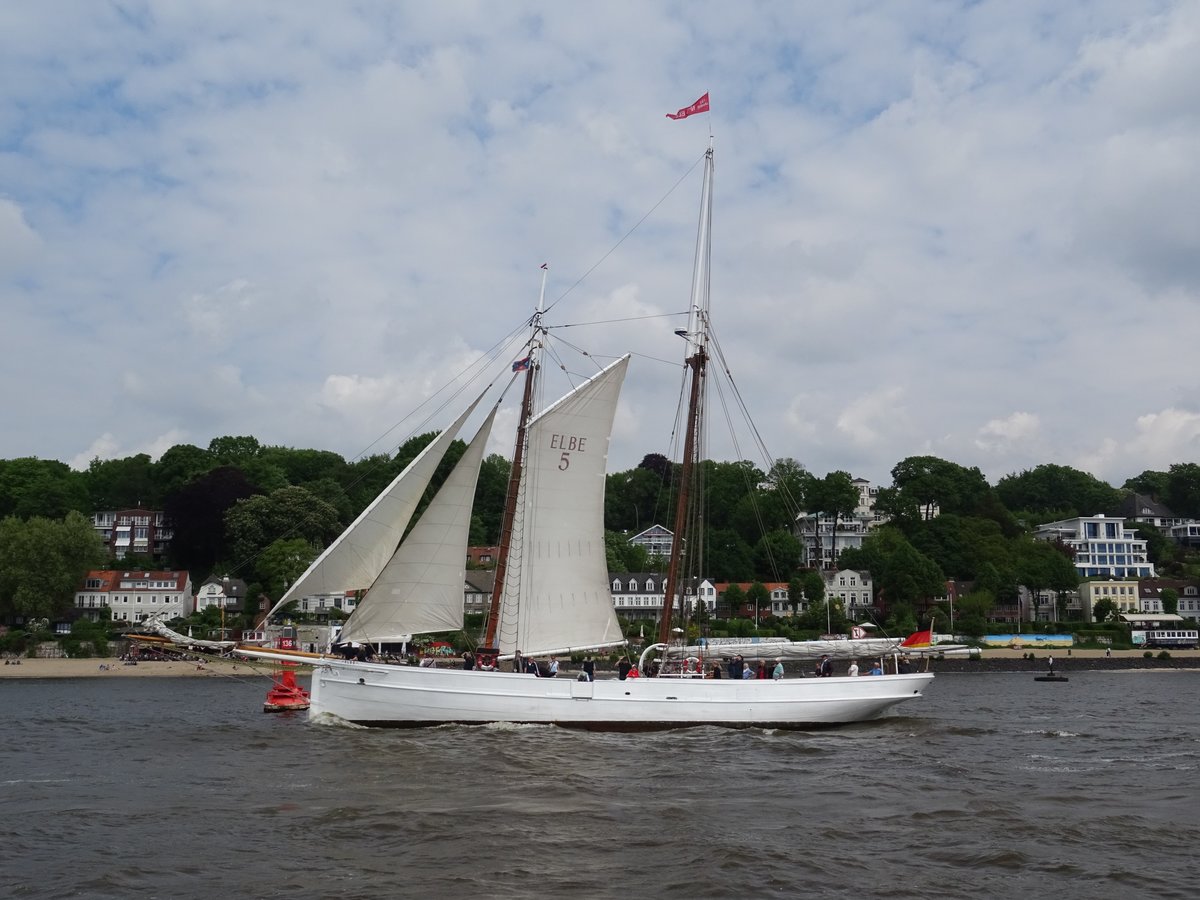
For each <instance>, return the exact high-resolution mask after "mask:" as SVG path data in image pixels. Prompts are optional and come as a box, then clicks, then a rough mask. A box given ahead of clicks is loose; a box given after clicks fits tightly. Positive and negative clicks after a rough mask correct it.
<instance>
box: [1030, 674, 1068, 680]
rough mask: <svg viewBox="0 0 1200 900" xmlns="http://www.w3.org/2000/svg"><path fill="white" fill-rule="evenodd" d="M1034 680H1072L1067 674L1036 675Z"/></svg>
mask: <svg viewBox="0 0 1200 900" xmlns="http://www.w3.org/2000/svg"><path fill="white" fill-rule="evenodd" d="M1033 680H1034V681H1070V680H1071V679H1070V678H1068V677H1067V676H1066V675H1035V676H1033Z"/></svg>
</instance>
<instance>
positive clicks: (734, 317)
mask: <svg viewBox="0 0 1200 900" xmlns="http://www.w3.org/2000/svg"><path fill="white" fill-rule="evenodd" d="M702 11H703V14H698V13H697V12H696V11H695V10H694V9H693V8H692V7H688V8H686V9H685V8H683V7H674V6H660V5H654V4H643V5H640V6H638V5H633V6H617V7H605V8H604V9H599V8H597V9H592V8H589V7H582V6H578V5H560V6H546V5H544V4H532V3H520V2H515V3H511V4H505V5H503V6H500V7H492V6H481V5H478V4H471V3H466V2H458V3H446V4H436V5H434V4H402V5H399V6H389V7H387V8H386V9H385V8H383V7H365V8H355V9H350V8H342V7H334V8H329V7H324V6H311V7H309V6H303V5H294V6H290V7H287V8H286V9H282V10H281V9H276V8H272V9H271V10H270V11H269V12H268V11H267V10H266V8H258V7H254V6H253V5H252V6H250V7H246V6H245V5H244V4H236V5H235V4H231V3H226V2H216V0H213V2H206V3H201V4H191V5H182V6H171V7H155V8H154V11H153V14H152V15H151V14H149V13H146V14H138V13H136V12H133V13H131V12H129V11H128V10H123V11H122V10H117V9H115V8H112V7H108V6H102V5H99V4H84V5H82V6H80V7H78V9H77V10H76V11H75V15H74V17H73V21H72V22H71V23H70V24H69V25H67V26H65V27H64V25H63V22H62V17H61V16H60V15H56V14H55V11H54V10H53V9H50V8H47V9H44V10H43V9H40V8H38V7H32V6H31V7H22V8H21V9H20V10H19V11H17V10H15V9H14V10H11V11H6V12H5V13H3V14H0V15H2V16H3V19H4V22H3V24H4V26H5V35H6V38H7V40H6V50H7V51H8V52H6V53H5V54H2V55H0V129H3V132H4V134H5V135H6V140H5V150H4V151H3V152H0V184H3V185H4V196H3V197H0V304H3V308H4V310H5V327H4V329H2V330H0V379H3V381H4V383H5V384H8V385H20V386H21V389H20V390H19V391H18V390H12V389H10V390H9V392H8V395H9V397H10V398H11V399H10V400H8V401H7V402H8V404H9V407H10V409H6V415H11V416H12V417H14V418H15V419H16V420H18V421H21V422H22V423H24V427H22V428H20V429H12V428H6V429H0V457H13V456H21V455H38V456H42V457H51V458H61V459H71V460H76V459H80V458H85V457H87V458H90V457H88V453H89V452H92V451H93V450H95V451H98V452H104V453H109V452H111V453H123V452H136V451H130V450H126V449H124V448H137V447H142V448H148V447H151V446H155V445H156V444H157V442H159V441H160V440H161V439H163V437H164V436H169V435H173V434H179V435H189V436H191V437H190V438H189V440H191V441H192V442H194V443H197V444H200V445H206V444H207V442H208V440H209V439H211V437H213V436H217V435H221V434H254V435H256V436H258V437H259V438H260V440H263V441H264V442H266V443H287V444H290V445H293V446H311V447H318V448H322V449H333V450H336V451H338V452H341V453H343V454H346V455H352V454H354V453H357V452H358V451H359V450H361V449H362V448H363V447H365V446H368V445H369V444H370V443H371V442H372V441H373V440H375V439H376V438H377V437H379V436H380V435H382V434H384V433H385V432H387V431H388V429H389V428H390V427H391V426H393V425H395V424H396V423H404V427H409V428H412V429H418V428H421V427H422V426H424V428H425V429H426V430H427V428H428V427H433V426H434V425H440V424H443V422H440V421H439V422H429V423H428V424H426V422H425V418H424V416H425V413H424V412H421V413H419V414H417V415H412V416H409V418H408V419H406V418H405V415H406V414H407V413H412V411H413V409H414V408H415V407H416V406H417V405H418V404H419V403H420V402H422V401H425V400H427V399H428V398H430V397H433V396H434V394H435V392H436V391H437V389H438V388H439V387H441V386H442V385H444V384H446V383H447V382H449V381H452V380H453V379H454V378H455V376H456V375H457V374H458V373H459V372H460V371H461V370H462V369H463V368H464V367H466V366H467V365H468V364H469V363H470V362H472V361H473V360H477V359H479V358H480V357H481V356H483V355H485V354H486V353H487V352H488V350H489V348H491V347H492V345H493V344H494V343H495V342H497V341H499V340H500V338H501V337H502V336H503V335H505V334H508V333H509V332H510V330H511V329H513V328H515V327H516V326H518V325H519V323H520V322H521V321H522V319H523V318H524V317H526V316H527V315H528V314H529V313H530V312H531V310H532V305H533V301H534V299H535V298H536V293H537V284H538V276H539V274H540V273H539V272H538V269H537V266H538V265H539V264H540V263H542V262H545V261H549V262H550V263H551V278H550V285H549V292H548V298H549V299H550V300H551V301H553V300H556V299H557V298H559V297H562V296H563V294H564V292H565V293H566V295H565V297H563V299H562V301H561V303H558V304H557V305H556V306H554V307H553V309H552V315H551V317H550V318H551V319H553V320H555V324H561V323H564V322H568V321H573V322H579V321H588V322H597V321H601V320H614V321H612V324H609V325H607V326H605V327H603V328H602V327H600V326H594V327H589V328H579V329H569V330H565V331H562V332H556V335H557V336H560V337H565V338H567V339H568V340H569V341H570V342H572V343H576V344H578V345H580V346H586V347H589V348H590V349H592V350H593V352H595V353H596V361H597V362H598V361H602V359H608V358H612V357H613V356H615V355H617V354H619V353H621V352H625V351H633V352H634V354H635V356H634V360H633V364H632V365H631V367H630V375H629V379H628V383H627V388H626V394H625V397H624V399H623V401H622V407H621V413H620V417H619V421H618V429H617V439H616V440H615V441H614V444H613V448H612V464H613V465H614V466H616V467H627V466H631V465H635V464H636V463H637V462H638V461H639V460H640V459H641V457H642V456H643V455H644V454H645V453H646V452H651V451H661V450H662V449H663V447H664V445H665V444H666V442H667V441H668V440H669V436H663V435H661V434H660V432H661V428H662V426H664V425H667V424H669V422H670V420H671V418H672V414H671V411H672V409H673V403H674V400H675V397H676V395H677V392H678V381H679V364H678V359H679V357H680V355H681V351H682V342H680V341H679V340H678V339H677V338H675V337H674V336H673V335H672V331H673V330H674V329H676V328H679V327H682V324H683V323H682V321H680V320H678V319H673V318H655V317H656V316H662V315H664V314H669V313H676V312H679V311H681V310H683V309H685V308H686V307H687V304H688V298H689V286H690V285H689V279H690V273H691V251H692V244H693V237H694V228H695V216H696V200H697V197H698V193H699V185H698V182H697V179H696V178H695V177H694V173H693V177H690V178H687V179H685V180H684V181H683V183H682V184H681V185H680V186H679V187H678V188H677V189H675V190H673V191H672V190H671V188H672V186H673V185H674V184H675V182H676V181H677V180H679V179H680V177H681V176H682V175H683V174H684V173H685V172H686V171H687V170H688V168H689V167H690V166H691V165H692V164H693V163H694V162H695V161H696V160H697V159H698V158H699V157H700V155H701V153H702V152H703V149H704V147H705V144H706V139H707V136H708V131H707V126H709V125H711V126H712V128H713V131H714V134H715V141H716V153H717V180H716V205H715V215H714V231H713V237H714V267H713V272H712V288H713V318H714V321H715V324H716V330H717V334H718V336H719V339H720V347H721V350H722V351H723V352H724V355H725V358H726V360H727V361H728V363H729V365H730V366H731V367H732V369H733V372H734V375H735V377H736V379H737V384H738V390H739V392H740V393H741V395H742V397H743V398H744V400H745V402H746V404H747V405H748V406H749V408H750V409H751V411H752V413H753V414H754V416H755V419H756V423H757V424H758V426H759V428H760V430H761V432H762V434H763V437H764V439H765V441H766V443H767V445H768V447H769V449H770V450H771V452H772V453H774V454H775V455H776V456H791V457H795V458H797V459H800V460H802V461H803V462H804V463H805V464H806V465H808V466H809V467H810V468H811V469H812V470H813V471H816V472H826V471H830V470H833V469H847V470H850V471H853V472H854V474H856V475H862V476H864V477H869V478H872V479H873V480H876V481H885V480H886V477H887V473H888V472H889V471H890V469H891V468H892V466H893V465H894V464H895V463H896V462H897V461H899V460H900V459H902V458H903V457H904V456H907V455H910V454H913V453H921V452H931V453H936V454H939V455H944V456H945V457H946V458H949V459H953V460H954V461H956V462H959V463H961V464H963V465H978V466H980V467H981V468H983V469H984V470H985V471H986V472H987V473H988V475H989V477H993V478H994V477H998V476H1000V475H1003V474H1006V473H1007V472H1011V471H1016V470H1019V469H1022V468H1027V467H1029V466H1031V465H1037V464H1038V463H1041V462H1057V463H1060V464H1080V463H1081V462H1086V464H1087V465H1089V466H1094V467H1096V468H1095V474H1098V475H1102V477H1105V478H1110V479H1112V480H1114V481H1116V482H1120V481H1122V480H1123V479H1124V478H1126V477H1128V476H1129V475H1132V474H1136V473H1137V472H1140V471H1141V470H1142V469H1144V468H1151V467H1163V466H1164V465H1167V464H1169V463H1170V462H1172V461H1180V460H1183V459H1187V458H1194V455H1195V454H1194V449H1195V448H1194V434H1193V433H1192V432H1190V431H1189V427H1190V425H1189V420H1188V418H1187V416H1188V415H1189V414H1188V413H1186V412H1184V411H1186V410H1189V409H1193V408H1196V405H1197V403H1198V402H1200V400H1198V398H1197V397H1196V396H1194V394H1193V393H1192V392H1190V391H1189V390H1188V389H1187V388H1186V387H1185V386H1183V385H1181V383H1180V379H1179V376H1178V371H1179V362H1178V361H1179V360H1183V359H1187V358H1189V356H1190V352H1191V349H1192V348H1191V343H1192V340H1191V335H1193V334H1195V333H1197V331H1200V303H1198V302H1197V301H1198V300H1200V263H1198V262H1197V260H1200V218H1198V217H1197V216H1196V215H1195V210H1196V209H1197V208H1200V162H1198V160H1200V117H1198V116H1197V115H1196V102H1195V100H1196V95H1195V85H1196V84H1197V83H1200V52H1197V51H1198V49H1200V7H1198V6H1197V5H1196V4H1195V3H1193V2H1186V0H1180V2H1159V0H1132V2H1124V3H1101V4H1096V3H1085V2H1082V0H1078V2H1064V3H1060V4H1056V5H1055V6H1054V8H1053V9H1052V10H1046V9H1034V8H1029V9H1026V8H1023V7H1012V6H1006V5H1000V4H970V5H967V6H965V7H963V8H961V9H958V8H948V7H944V6H940V5H936V6H935V5H927V6H922V5H920V4H918V5H916V6H906V7H898V6H892V5H887V4H867V5H858V6H855V7H852V8H851V7H846V8H842V7H811V8H810V7H807V6H804V5H796V4H790V3H783V2H765V3H762V4H759V5H757V6H756V7H755V14H754V15H747V14H746V13H745V12H744V10H742V9H741V8H739V7H737V6H736V5H730V4H715V3H714V4H708V5H703V6H702ZM485 13H486V14H485ZM697 60H705V61H706V62H705V63H704V64H703V65H700V64H699V63H697V62H696V61H697ZM705 89H709V90H710V91H711V94H712V100H713V110H714V112H713V115H712V117H711V119H710V118H709V117H701V118H693V119H689V120H686V121H683V122H670V121H667V120H666V119H665V118H664V115H663V114H664V113H665V112H667V111H669V110H674V109H676V108H678V107H679V106H681V105H684V104H686V103H690V102H691V101H692V100H693V99H695V97H696V96H698V95H699V94H700V93H701V92H702V91H703V90H705ZM660 201H662V202H661V205H659V203H660ZM651 209H653V210H654V211H653V213H652V215H650V216H649V218H647V219H646V221H645V222H644V223H643V224H642V225H641V226H640V227H638V228H637V230H636V231H634V232H633V233H632V234H631V235H628V236H627V234H628V232H629V230H630V229H631V228H632V227H633V226H634V225H635V223H637V222H638V220H639V219H640V218H641V217H642V216H643V215H644V214H645V213H646V212H647V211H649V210H651ZM610 251H611V255H609V254H610ZM593 266H594V269H593ZM585 273H587V277H586V278H584V279H583V280H582V281H581V282H580V283H579V284H578V285H577V286H576V281H577V279H579V278H580V277H581V276H583V275H585ZM569 288H570V290H569V291H568V289H569ZM615 320H621V321H615ZM48 360H54V362H53V363H52V364H47V361H48ZM1130 360H1136V363H1133V362H1129V364H1128V365H1123V366H1121V367H1120V368H1119V369H1118V368H1117V366H1118V365H1120V364H1121V362H1127V361H1130ZM597 362H592V361H589V360H583V361H581V362H578V363H572V364H571V365H570V366H569V368H570V369H571V371H572V374H573V375H576V376H578V375H580V374H583V373H585V372H586V371H588V366H591V367H592V369H594V367H595V365H596V364H597ZM31 373H36V377H32V376H31ZM1148 398H1162V400H1161V404H1160V405H1161V406H1163V407H1168V408H1166V409H1164V410H1163V411H1162V412H1159V413H1155V414H1154V416H1153V417H1152V419H1150V420H1148V421H1147V420H1143V419H1142V418H1141V417H1143V416H1145V413H1146V409H1148V408H1150V404H1149V402H1148ZM131 409H136V411H137V414H136V415H129V414H127V413H128V411H129V410H131ZM431 409H436V407H432V408H431ZM1014 410H1019V411H1020V413H1014V412H1013V411H1014ZM981 423H983V424H982V425H981ZM1133 423H1136V424H1133ZM502 427H503V423H502V422H500V423H498V424H497V430H498V431H499V430H500V429H501V428H502ZM81 435H83V436H88V435H101V436H104V435H108V437H107V438H103V437H102V438H97V439H95V440H96V441H97V443H95V444H93V445H90V446H89V445H87V444H86V443H85V442H86V441H87V440H88V438H86V437H83V438H81V437H80V436H81ZM403 436H404V435H399V434H397V435H396V436H395V437H396V442H398V441H399V440H401V439H402V438H403ZM510 443H511V442H510V441H501V440H500V439H499V438H497V439H496V440H495V441H494V445H495V449H498V450H499V451H500V452H504V453H508V452H510V451H511V447H510V446H508V445H509V444H510ZM712 450H713V451H714V453H715V454H716V455H719V456H720V455H724V456H729V455H732V454H734V453H735V452H739V451H737V450H735V448H734V443H733V439H732V438H730V437H728V436H723V435H722V433H721V430H720V429H718V428H717V427H716V426H714V427H713V440H712ZM1173 454H1179V456H1178V457H1177V458H1173Z"/></svg>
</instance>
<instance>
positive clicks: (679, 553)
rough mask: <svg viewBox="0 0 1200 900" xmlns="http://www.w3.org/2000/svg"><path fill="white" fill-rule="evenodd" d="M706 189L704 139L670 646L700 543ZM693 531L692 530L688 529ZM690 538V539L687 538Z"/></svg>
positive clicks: (708, 243) (666, 606) (709, 157)
mask: <svg viewBox="0 0 1200 900" xmlns="http://www.w3.org/2000/svg"><path fill="white" fill-rule="evenodd" d="M712 187H713V148H712V140H711V138H710V139H709V146H708V152H707V153H706V154H705V156H704V183H703V187H702V189H701V197H700V221H699V224H698V225H697V228H696V257H695V263H694V265H693V268H692V301H691V308H690V311H689V314H688V327H687V330H686V331H683V332H676V333H677V334H680V335H681V336H682V337H683V338H684V339H685V340H686V341H687V357H686V359H685V360H684V365H685V366H686V367H687V369H688V370H689V373H690V374H689V378H690V381H691V384H690V389H689V391H688V411H687V418H686V422H685V427H686V432H685V434H684V440H683V457H682V459H681V461H680V472H679V493H678V496H677V499H676V505H675V530H674V535H673V536H672V538H671V556H670V560H669V561H668V564H667V580H666V583H665V584H664V586H663V591H664V592H663V607H662V618H661V620H660V624H659V637H658V639H659V642H660V643H663V644H668V643H670V638H671V622H672V616H673V614H674V606H675V599H676V597H678V598H679V604H680V614H681V615H682V613H683V611H684V610H683V605H684V603H685V602H686V598H685V597H684V596H683V592H682V591H681V590H680V583H681V581H682V577H681V570H682V568H683V556H684V553H685V547H686V546H687V541H688V537H689V536H690V537H691V545H692V553H693V554H694V556H695V557H696V558H699V555H700V553H701V548H700V546H699V545H700V543H701V541H702V538H701V536H700V533H699V528H698V522H697V520H698V518H699V515H698V513H697V512H696V511H695V510H694V509H693V505H694V503H695V502H696V500H697V498H696V497H695V492H694V491H693V490H692V485H693V483H694V481H695V479H696V475H697V470H698V468H699V465H700V456H701V453H702V451H703V431H704V393H705V392H704V386H705V381H704V377H705V367H706V365H707V363H708V315H709V294H710V290H709V289H710V282H711V278H710V267H711V261H712ZM694 526H696V527H694ZM689 532H693V533H692V534H690V535H689V534H688V533H689Z"/></svg>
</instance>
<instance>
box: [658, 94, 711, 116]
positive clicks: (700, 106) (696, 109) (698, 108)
mask: <svg viewBox="0 0 1200 900" xmlns="http://www.w3.org/2000/svg"><path fill="white" fill-rule="evenodd" d="M702 112H708V91H705V92H704V96H702V97H701V98H700V99H699V100H697V101H696V102H695V103H693V104H692V105H691V106H685V107H684V108H683V109H681V110H679V112H674V113H667V118H668V119H686V118H687V117H688V116H694V115H695V114H696V113H702Z"/></svg>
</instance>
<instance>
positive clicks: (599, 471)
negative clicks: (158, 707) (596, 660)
mask: <svg viewBox="0 0 1200 900" xmlns="http://www.w3.org/2000/svg"><path fill="white" fill-rule="evenodd" d="M628 364H629V356H628V355H626V356H623V357H622V358H621V359H619V360H617V361H616V362H615V363H613V364H612V365H610V366H608V367H607V368H605V369H604V370H603V371H601V372H600V373H598V374H597V375H595V376H593V377H592V378H590V379H589V380H588V381H585V382H584V383H583V384H581V385H580V386H579V387H577V388H575V390H573V391H572V392H571V393H569V394H567V395H566V396H565V397H563V398H562V399H561V400H559V401H558V402H557V403H555V404H554V405H553V406H550V407H549V408H547V409H545V410H544V411H542V412H541V413H540V414H539V415H537V416H535V417H534V418H533V419H531V420H530V422H529V426H528V429H527V439H528V451H527V455H526V460H525V468H524V471H523V474H522V479H521V497H522V501H523V506H522V508H521V511H520V519H521V521H520V533H519V534H516V535H514V537H513V546H512V549H511V551H510V552H511V554H512V555H511V556H510V562H509V568H508V570H507V573H506V578H505V584H504V595H503V598H502V602H501V605H500V622H499V627H498V630H497V635H498V643H499V647H500V652H501V653H512V652H513V651H515V650H520V651H521V652H522V653H525V654H527V655H533V654H537V653H539V652H542V653H544V652H548V651H551V650H564V649H567V648H578V649H583V648H589V647H601V646H611V645H614V644H619V643H621V642H622V641H623V640H624V638H623V636H622V635H621V629H620V625H619V624H618V622H617V615H616V612H615V611H614V610H613V603H612V593H611V591H610V589H609V584H608V562H607V554H606V552H605V545H604V484H605V472H606V465H607V460H608V444H609V439H610V437H611V435H612V425H613V417H614V415H615V414H616V409H617V398H618V395H619V394H620V390H621V383H622V382H623V381H624V379H625V370H626V368H627V367H628Z"/></svg>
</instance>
